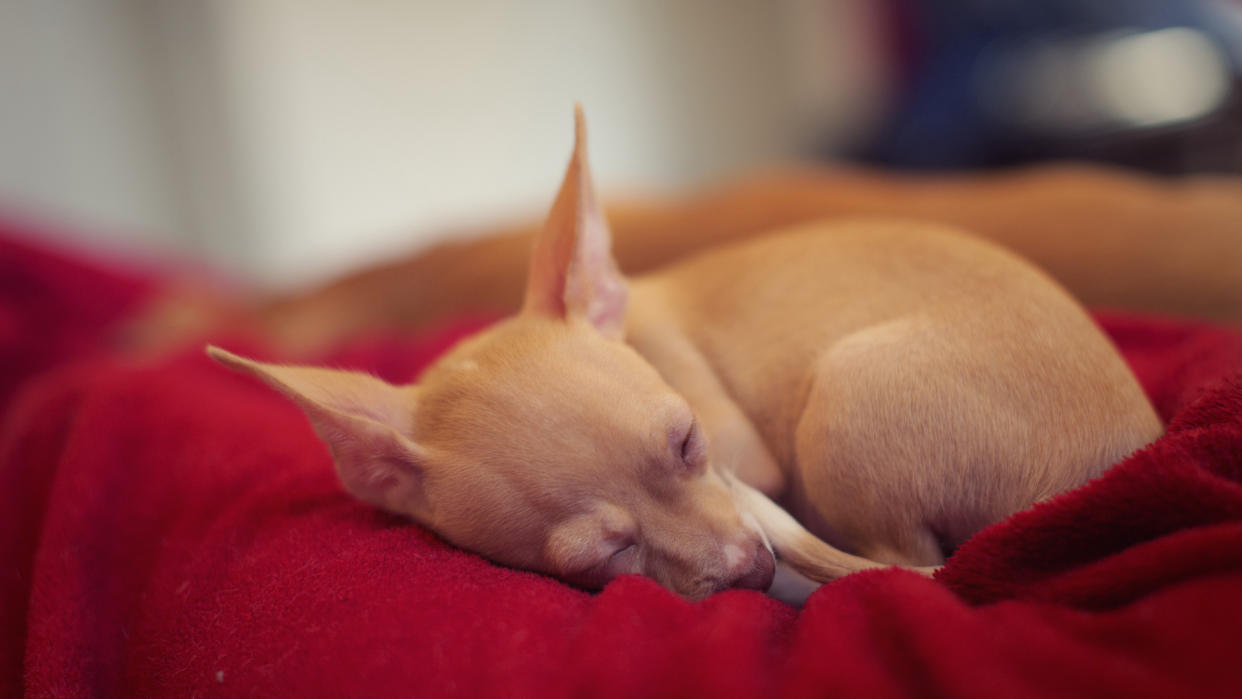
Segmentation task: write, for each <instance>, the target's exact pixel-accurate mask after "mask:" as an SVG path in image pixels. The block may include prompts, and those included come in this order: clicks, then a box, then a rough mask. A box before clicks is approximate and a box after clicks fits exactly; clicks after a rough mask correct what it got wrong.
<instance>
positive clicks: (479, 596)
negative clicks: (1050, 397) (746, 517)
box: [0, 243, 1242, 698]
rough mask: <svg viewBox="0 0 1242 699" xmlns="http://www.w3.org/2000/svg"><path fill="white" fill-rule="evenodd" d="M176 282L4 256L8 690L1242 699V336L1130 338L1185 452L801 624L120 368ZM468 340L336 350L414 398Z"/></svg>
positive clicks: (212, 381) (209, 372)
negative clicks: (569, 572) (490, 512)
mask: <svg viewBox="0 0 1242 699" xmlns="http://www.w3.org/2000/svg"><path fill="white" fill-rule="evenodd" d="M148 286H149V285H148V284H147V283H146V282H144V281H143V280H141V279H133V278H129V277H126V276H125V275H122V274H115V273H112V272H109V271H107V270H104V269H92V268H91V267H89V266H88V265H83V264H80V263H75V262H72V261H70V260H65V259H62V258H58V257H56V256H54V255H46V254H44V253H41V252H39V251H37V250H32V249H30V248H28V247H22V246H18V245H15V244H10V243H0V352H2V353H3V354H2V355H0V356H3V358H4V360H5V362H4V365H3V366H2V367H0V379H2V381H0V389H4V390H3V392H0V401H5V400H6V394H10V393H11V394H12V395H8V397H7V401H8V402H7V407H5V408H4V413H3V422H2V423H0V469H2V470H0V555H2V559H0V561H2V562H3V565H4V568H3V571H4V573H3V577H2V578H0V604H2V607H0V612H2V614H3V616H2V617H0V621H2V622H3V623H2V624H0V634H2V637H0V644H2V645H0V663H2V664H0V672H2V673H3V674H2V675H0V681H2V682H3V684H0V693H3V694H13V695H16V694H18V693H20V692H22V691H23V690H24V691H25V692H27V693H28V694H29V695H30V696H46V695H53V694H54V695H58V696H59V695H77V696H81V695H89V696H118V695H132V696H144V697H154V696H176V697H186V696H204V695H229V696H231V695H241V694H245V695H257V696H322V695H350V696H384V695H402V696H406V695H409V696H478V695H492V696H505V697H513V696H541V697H556V696H570V695H593V696H687V695H704V696H766V695H774V694H782V695H789V696H865V697H887V696H908V695H926V696H931V695H940V696H946V695H953V696H974V697H988V698H992V697H1018V696H1070V695H1083V696H1105V695H1118V696H1127V697H1134V696H1153V697H1182V696H1239V695H1240V694H1242V641H1240V640H1239V639H1240V638H1242V379H1240V378H1239V372H1240V371H1242V336H1239V335H1238V334H1236V333H1235V332H1232V331H1228V330H1224V329H1219V328H1212V327H1208V326H1204V325H1197V324H1190V323H1181V322H1171V321H1160V320H1153V319H1145V318H1135V317H1120V316H1109V315H1105V316H1101V322H1102V324H1103V326H1104V327H1105V329H1106V330H1107V331H1108V332H1109V333H1110V334H1111V335H1112V337H1113V338H1115V340H1116V341H1117V342H1118V344H1119V345H1120V346H1121V348H1122V350H1123V352H1124V353H1125V355H1126V358H1127V359H1128V360H1129V361H1130V363H1131V365H1132V366H1133V367H1134V369H1135V371H1136V372H1137V373H1138V375H1139V377H1140V379H1141V380H1142V382H1143V384H1144V386H1145V387H1146V388H1147V390H1148V392H1149V393H1150V395H1151V396H1152V398H1153V400H1154V402H1155V403H1156V406H1157V408H1158V410H1159V411H1160V414H1161V415H1162V416H1163V418H1164V419H1165V420H1166V422H1167V424H1168V434H1167V435H1166V436H1165V437H1163V438H1162V439H1160V440H1159V441H1158V442H1156V443H1155V444H1153V445H1152V446H1151V447H1149V448H1147V449H1145V450H1143V451H1141V452H1139V453H1137V454H1135V455H1134V456H1132V457H1130V458H1129V459H1127V460H1125V461H1123V462H1122V463H1121V464H1119V465H1118V466H1117V467H1116V468H1114V469H1112V470H1111V471H1110V472H1108V473H1107V474H1106V475H1105V476H1103V477H1102V478H1100V479H1098V480H1097V481H1095V482H1092V483H1090V484H1088V485H1087V486H1085V487H1083V488H1081V489H1079V490H1077V491H1074V492H1071V493H1068V494H1065V495H1063V496H1061V497H1059V498H1056V499H1055V500H1054V501H1052V502H1049V503H1046V504H1043V505H1040V506H1038V507H1035V508H1033V509H1031V510H1029V511H1026V512H1023V513H1020V514H1018V515H1016V516H1014V517H1013V518H1011V519H1010V520H1008V521H1005V522H1002V523H1000V524H997V525H995V526H992V527H990V528H988V529H987V530H985V531H983V532H982V533H980V534H979V535H978V536H976V537H975V538H974V539H973V540H972V541H970V542H969V543H967V544H966V545H965V546H963V547H962V548H961V550H959V551H958V552H957V553H956V554H955V555H954V556H953V557H952V558H951V559H950V560H949V561H948V564H947V565H946V566H945V568H944V570H943V571H942V572H941V573H940V575H939V576H938V577H937V579H936V580H934V581H932V580H926V579H923V578H920V577H919V576H917V575H913V574H910V573H905V572H901V571H897V570H885V571H875V572H869V573H861V574H857V575H853V576H850V577H848V578H845V579H843V580H840V581H838V582H835V583H832V584H830V585H826V586H825V587H823V588H822V589H820V590H819V591H818V592H816V593H815V594H814V595H813V596H812V597H811V599H810V600H809V601H808V603H807V605H806V607H805V608H803V609H802V610H795V609H793V608H790V607H787V606H785V605H783V604H781V603H779V602H776V601H773V600H771V599H768V598H766V597H765V596H763V595H761V594H759V593H756V592H750V591H730V592H725V593H722V594H719V595H716V596H714V597H712V598H710V599H708V600H707V601H705V602H703V603H700V604H689V603H686V602H684V601H681V600H680V599H678V598H676V597H674V596H673V595H671V594H670V593H668V592H665V591H664V590H662V589H661V588H659V587H657V586H656V585H655V584H654V583H652V582H650V581H647V580H644V579H641V578H624V579H621V580H618V581H616V582H614V583H613V584H612V585H610V586H609V587H608V588H607V589H606V590H604V591H603V592H602V593H600V594H587V593H584V592H581V591H578V590H575V589H573V588H570V587H567V586H565V585H562V584H560V583H558V582H556V581H554V580H551V579H548V578H545V577H541V576H539V575H534V574H531V573H525V572H519V571H513V570H507V569H504V568H500V567H497V566H494V565H491V564H490V563H488V562H487V561H485V560H483V559H481V558H479V557H477V556H474V555H472V554H469V553H466V552H464V551H460V550H457V549H455V548H453V547H451V546H449V545H447V544H445V543H444V542H443V541H441V540H439V539H438V538H437V537H435V536H434V535H432V534H430V533H428V532H426V531H424V530H422V529H420V528H418V527H416V526H413V525H411V524H408V523H406V522H403V521H400V520H398V519H396V518H393V517H389V516H386V515H383V514H380V513H378V512H376V511H374V510H372V509H370V508H368V507H366V506H364V505H361V504H359V503H357V502H354V501H352V500H351V499H350V498H349V497H347V496H346V495H344V494H343V493H342V491H341V489H340V487H339V486H338V485H337V482H336V479H335V476H334V474H333V471H332V468H331V464H330V461H329V456H328V453H327V450H326V449H325V448H324V447H323V446H321V444H320V443H319V441H318V440H317V439H316V438H315V436H314V434H313V432H312V431H311V428H310V426H309V425H308V424H307V422H306V420H305V419H304V418H303V417H302V415H301V414H300V413H299V411H298V410H297V408H295V407H294V406H293V405H292V404H290V403H289V402H287V401H285V400H283V399H281V398H280V397H278V396H277V395H275V394H274V393H273V392H271V391H270V390H267V389H265V388H263V387H261V386H259V385H258V384H257V383H255V382H253V381H251V380H248V379H246V378H243V377H241V376H237V375H234V374H231V373H228V372H226V371H225V370H223V369H221V368H219V367H217V366H215V365H212V364H210V363H209V362H208V361H207V360H206V359H205V358H203V357H202V356H201V355H200V354H199V353H198V352H193V353H187V354H186V355H184V356H181V357H177V358H174V359H171V360H168V361H165V362H163V363H161V364H159V365H157V366H149V365H148V366H143V365H131V364H127V363H126V362H125V361H124V360H122V359H119V358H115V357H110V356H107V354H106V353H105V352H104V351H103V350H102V347H103V344H104V340H105V339H106V333H107V329H108V328H109V327H110V325H112V324H114V323H115V322H117V321H118V320H119V319H121V318H122V317H124V315H125V314H126V313H127V312H128V311H129V309H130V308H132V305H133V303H135V302H136V301H137V300H138V299H140V298H141V295H142V290H143V289H145V288H148ZM468 329H469V328H465V327H458V328H456V329H450V330H446V331H444V332H441V333H436V334H432V335H428V336H423V337H414V338H409V337H405V338H402V337H395V336H394V337H389V338H374V339H372V340H371V341H368V342H366V343H360V344H358V345H356V346H354V347H351V348H343V349H342V350H341V351H339V352H337V353H336V354H335V355H334V356H331V357H327V358H326V360H327V361H329V362H331V363H334V364H336V365H338V366H352V367H359V368H363V369H368V370H372V371H374V372H376V373H377V374H379V375H381V376H384V377H386V378H388V379H391V380H398V381H401V380H407V379H410V378H411V377H413V376H415V375H416V374H417V373H418V371H419V369H420V367H423V366H425V365H426V364H427V362H429V361H430V360H431V359H432V358H433V357H434V356H435V355H436V354H437V353H438V352H440V351H442V350H443V349H444V348H445V347H447V346H448V345H449V344H450V343H451V342H452V341H453V340H454V339H456V338H457V337H459V336H460V335H462V334H463V333H464V332H466V331H467V330H468ZM230 346H231V347H232V348H233V349H237V350H240V351H250V352H253V353H257V354H260V355H262V354H263V351H262V347H259V346H255V345H254V344H253V343H251V344H250V346H247V343H245V342H242V343H238V342H236V341H235V342H234V343H232V344H231V345H230ZM269 358H270V357H269ZM14 391H15V393H13V392H14ZM0 405H4V403H0ZM1056 438H1057V435H1055V434H1050V435H1048V439H1056Z"/></svg>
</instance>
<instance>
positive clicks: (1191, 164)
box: [856, 0, 1242, 173]
mask: <svg viewBox="0 0 1242 699" xmlns="http://www.w3.org/2000/svg"><path fill="white" fill-rule="evenodd" d="M887 7H888V10H889V13H888V19H889V20H890V21H889V22H888V27H889V33H890V38H891V39H892V42H891V43H892V51H891V53H892V59H893V63H894V65H895V68H896V72H897V75H896V76H895V80H894V82H895V85H896V94H895V97H894V100H895V101H894V105H893V108H892V110H891V111H890V113H889V118H888V119H887V120H886V122H885V123H884V124H882V125H881V126H880V128H879V130H878V131H877V132H876V133H875V134H874V137H873V138H872V139H871V141H870V142H869V143H868V145H866V146H864V147H863V148H862V149H861V150H860V151H859V152H858V153H857V154H856V155H857V156H858V157H859V158H860V159H861V160H864V161H868V162H873V163H879V164H884V165H889V166H896V167H904V168H920V169H921V168H927V169H933V168H934V169H948V168H974V167H988V166H1001V165H1012V164H1017V163H1024V162H1032V161H1038V160H1051V159H1067V158H1070V159H1086V160H1097V161H1104V162H1110V163H1115V164H1120V165H1126V166H1130V167H1135V168H1141V169H1145V170H1149V171H1154V172H1163V173H1183V172H1201V171H1215V172H1238V171H1242V70H1240V66H1242V3H1238V2H1234V1H1232V0H1100V1H1087V0H1045V1H1043V2H1030V1H1029V0H890V2H889V3H888V6H887Z"/></svg>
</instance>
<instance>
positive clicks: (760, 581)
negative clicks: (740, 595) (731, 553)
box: [730, 544, 776, 590]
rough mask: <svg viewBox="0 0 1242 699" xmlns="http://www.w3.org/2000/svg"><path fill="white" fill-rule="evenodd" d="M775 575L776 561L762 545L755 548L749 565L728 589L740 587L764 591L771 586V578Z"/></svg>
mask: <svg viewBox="0 0 1242 699" xmlns="http://www.w3.org/2000/svg"><path fill="white" fill-rule="evenodd" d="M775 574H776V559H775V558H773V557H772V553H771V552H770V551H768V549H767V548H766V547H764V546H763V545H762V544H760V545H759V546H756V547H755V553H754V556H753V557H752V558H751V560H750V565H748V566H747V567H746V568H745V569H743V571H742V573H741V575H739V576H738V577H737V578H735V579H734V580H733V582H732V584H730V587H741V588H745V589H748V590H766V589H768V588H769V587H771V586H772V577H773V576H774V575H775Z"/></svg>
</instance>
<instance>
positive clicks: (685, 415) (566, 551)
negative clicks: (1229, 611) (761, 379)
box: [209, 112, 773, 599]
mask: <svg viewBox="0 0 1242 699" xmlns="http://www.w3.org/2000/svg"><path fill="white" fill-rule="evenodd" d="M626 300H627V289H626V284H625V280H624V278H623V277H622V276H621V274H620V272H619V271H618V270H617V267H616V264H615V262H614V261H613V259H612V255H611V252H610V237H609V233H608V228H607V224H606V223H605V221H604V218H603V216H602V214H601V212H600V210H599V208H598V205H597V203H596V201H595V195H594V192H593V191H592V188H591V181H590V174H589V172H588V170H587V162H586V153H585V143H584V134H583V125H582V117H581V113H580V112H579V113H578V115H577V139H576V145H575V148H574V154H573V157H572V159H571V161H570V164H569V169H568V172H567V173H566V175H565V180H564V183H563V184H562V186H561V191H560V193H559V194H558V196H557V199H556V202H555V204H554V205H553V207H552V212H551V214H550V215H549V217H548V222H547V224H546V226H545V228H544V230H543V232H542V233H541V235H540V236H539V237H538V238H537V240H536V243H535V249H534V252H533V254H532V258H531V265H530V275H529V280H528V284H527V291H526V300H525V304H524V307H523V310H522V312H521V313H519V314H518V315H517V316H515V317H513V318H511V319H509V320H507V321H505V322H503V323H500V324H498V325H496V326H494V327H493V328H491V329H489V330H487V331H485V332H483V333H481V334H479V335H478V336H476V337H474V338H471V339H470V340H468V341H466V342H463V343H462V344H460V345H459V346H458V347H456V348H454V349H453V350H452V351H450V352H449V353H448V354H446V355H445V356H444V357H442V358H441V359H440V360H438V361H437V362H436V363H435V364H434V365H433V366H431V367H430V368H429V369H428V370H427V371H426V372H425V373H424V375H423V376H422V377H421V379H420V381H419V382H418V383H417V384H414V385H409V386H393V385H391V384H388V383H386V382H384V381H381V380H379V379H376V378H374V377H371V376H367V375H365V374H359V373H354V372H344V371H336V370H329V369H317V368H307V367H289V366H278V365H270V364H263V363H259V362H254V361H251V360H248V359H243V358H240V357H237V356H235V355H232V354H229V353H227V352H224V351H222V350H219V349H216V348H211V349H210V350H209V353H210V354H211V356H212V357H214V358H215V359H217V360H218V361H220V362H221V363H223V364H225V365H227V366H229V367H232V368H234V369H238V370H242V371H245V372H247V373H250V374H253V375H255V376H258V377H259V378H261V379H263V380H264V381H266V382H267V383H268V384H270V385H271V386H273V387H274V388H276V389H277V390H279V391H281V392H282V393H284V394H285V395H287V396H289V397H290V398H292V399H293V400H294V401H295V402H297V403H298V405H300V406H301V407H302V408H303V410H305V411H306V413H307V415H308V416H309V417H310V420H311V423H312V424H313V425H314V427H315V430H316V432H317V433H318V434H319V436H320V437H321V438H322V439H323V440H324V441H325V442H326V443H327V444H328V446H329V447H330V448H331V450H332V455H333V458H334V459H335V462H336V466H337V470H338V472H339V473H340V476H341V480H342V481H343V482H344V484H345V487H346V488H347V489H348V490H349V491H350V492H351V493H353V494H354V495H356V496H357V497H359V498H361V499H363V500H366V501H368V502H370V503H373V504H375V505H377V506H379V507H381V508H383V509H386V510H389V511H391V512H395V513H398V514H402V515H406V516H409V517H411V518H412V519H414V520H415V521H417V522H420V523H422V524H424V525H426V526H427V527H429V528H431V529H432V530H434V531H436V532H437V533H438V534H440V535H441V536H443V537H444V538H446V539H448V540H449V541H451V542H453V543H454V544H456V545H458V546H461V547H462V548H465V549H469V550H472V551H475V552H478V553H480V554H482V555H484V556H487V557H488V558H491V559H492V560H494V561H497V562H499V563H502V564H505V565H509V566H513V567H517V568H524V569H528V570H535V571H540V572H544V573H548V574H551V575H554V576H556V577H559V578H562V579H564V580H567V581H569V582H572V583H575V584H577V585H580V586H582V587H586V588H591V589H598V588H600V587H602V586H603V585H604V584H605V583H607V582H608V581H609V580H611V579H612V578H615V577H617V576H619V575H623V574H627V573H639V574H643V575H647V576H649V577H652V578H654V579H656V580H657V581H659V582H661V583H662V584H664V585H665V586H667V587H669V588H671V589H673V590H675V591H676V592H678V593H680V594H682V595H684V596H686V597H688V598H691V599H699V598H702V597H705V596H706V595H708V594H711V593H712V592H715V591H717V590H721V589H724V588H728V587H739V586H740V587H751V588H766V587H767V586H768V584H769V583H770V582H771V579H772V572H773V557H772V554H771V553H770V551H769V550H768V549H767V548H766V546H765V544H764V540H763V535H762V534H761V533H760V531H759V527H758V524H757V523H756V522H755V521H754V519H753V517H751V516H749V515H748V514H747V513H746V512H745V511H743V510H742V509H740V508H739V505H738V500H737V499H736V498H735V493H734V490H733V488H732V487H731V486H730V478H729V477H728V476H726V475H725V474H722V473H720V472H719V471H718V470H716V469H715V468H714V467H713V465H712V459H711V446H710V444H708V441H707V437H706V435H705V434H704V432H703V430H702V429H701V428H700V427H699V426H698V424H697V423H696V421H695V416H694V412H693V411H692V410H691V408H690V406H689V404H687V402H686V401H685V399H684V398H682V397H681V396H680V395H679V394H678V393H677V392H675V391H674V390H673V389H672V388H670V387H669V385H668V384H667V383H666V382H665V381H664V380H663V379H662V378H661V377H660V375H659V374H658V373H657V372H656V370H655V369H654V368H653V367H652V366H651V365H650V364H649V363H647V362H646V361H645V360H644V359H643V358H642V357H641V356H639V354H638V353H637V352H635V351H634V350H633V349H632V348H630V347H629V346H628V345H627V344H625V342H624V341H623V336H624V329H625V325H624V323H625V311H626Z"/></svg>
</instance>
